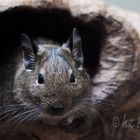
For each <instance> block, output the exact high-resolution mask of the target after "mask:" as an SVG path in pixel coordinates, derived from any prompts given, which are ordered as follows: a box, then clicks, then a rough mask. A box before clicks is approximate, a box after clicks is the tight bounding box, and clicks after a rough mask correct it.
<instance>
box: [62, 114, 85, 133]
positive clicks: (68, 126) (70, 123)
mask: <svg viewBox="0 0 140 140" xmlns="http://www.w3.org/2000/svg"><path fill="white" fill-rule="evenodd" d="M84 123H85V119H84V118H82V117H81V118H77V119H74V120H73V119H70V120H68V119H67V120H64V121H63V123H62V124H61V125H60V127H61V128H62V129H63V130H64V131H65V132H66V133H73V132H75V131H77V130H78V129H79V128H80V127H82V125H83V124H84Z"/></svg>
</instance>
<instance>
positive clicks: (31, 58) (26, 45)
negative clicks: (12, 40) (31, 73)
mask: <svg viewBox="0 0 140 140" xmlns="http://www.w3.org/2000/svg"><path fill="white" fill-rule="evenodd" d="M21 46H22V47H23V50H24V58H23V59H24V66H25V69H26V70H33V69H34V66H35V53H34V50H33V47H32V43H31V40H30V38H29V37H28V36H27V35H26V34H25V33H22V34H21Z"/></svg>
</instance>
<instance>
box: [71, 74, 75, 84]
mask: <svg viewBox="0 0 140 140" xmlns="http://www.w3.org/2000/svg"><path fill="white" fill-rule="evenodd" d="M74 82H75V76H74V74H71V76H70V83H74Z"/></svg>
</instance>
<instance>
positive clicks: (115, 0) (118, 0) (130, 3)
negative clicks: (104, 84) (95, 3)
mask: <svg viewBox="0 0 140 140" xmlns="http://www.w3.org/2000/svg"><path fill="white" fill-rule="evenodd" d="M105 1H106V2H108V3H109V4H113V5H114V4H115V5H117V6H120V7H122V8H125V9H129V10H133V11H136V12H140V0H105Z"/></svg>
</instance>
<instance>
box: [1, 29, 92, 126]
mask: <svg viewBox="0 0 140 140" xmlns="http://www.w3.org/2000/svg"><path fill="white" fill-rule="evenodd" d="M20 47H21V48H23V51H22V52H21V53H19V55H18V57H17V58H16V59H15V65H14V67H15V70H14V71H13V84H12V88H10V89H11V91H10V92H8V94H11V101H8V100H6V103H4V105H3V107H2V108H1V109H0V110H1V112H0V116H1V117H2V119H3V118H4V119H6V120H8V121H12V122H13V123H17V124H19V125H20V124H22V123H24V122H31V123H33V124H34V123H35V122H36V121H39V122H43V123H44V124H49V125H50V124H51V125H57V124H59V123H62V124H63V125H69V124H71V123H72V122H73V121H74V120H75V119H77V118H80V117H84V116H86V115H88V112H89V110H90V108H91V88H92V82H91V79H90V77H89V75H88V74H87V72H86V70H85V68H84V65H83V63H84V56H83V51H82V40H81V37H80V35H79V33H78V31H77V29H76V28H74V29H73V33H72V35H71V36H70V38H69V39H68V41H66V43H63V44H62V45H60V44H58V43H55V42H54V41H51V40H48V39H46V38H30V37H29V36H28V35H26V34H22V35H21V46H20ZM1 93H2V92H1ZM0 96H1V95H0Z"/></svg>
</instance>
